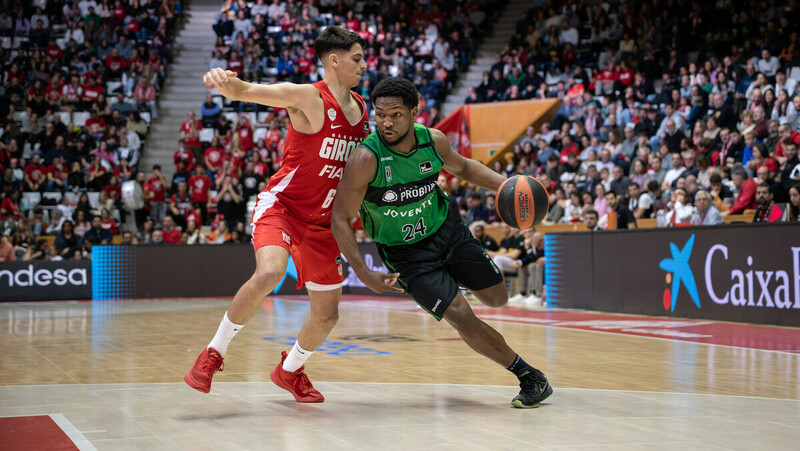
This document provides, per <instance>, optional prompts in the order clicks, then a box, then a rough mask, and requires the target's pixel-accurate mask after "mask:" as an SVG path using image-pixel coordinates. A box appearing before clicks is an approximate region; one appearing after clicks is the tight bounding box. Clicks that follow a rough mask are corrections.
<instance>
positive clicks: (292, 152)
mask: <svg viewBox="0 0 800 451" xmlns="http://www.w3.org/2000/svg"><path fill="white" fill-rule="evenodd" d="M313 85H314V87H315V88H317V90H319V93H320V96H321V97H322V103H323V105H324V109H325V122H324V123H323V125H322V129H321V130H320V131H318V132H317V133H314V134H313V135H307V134H304V133H299V132H296V131H295V130H294V127H292V125H291V123H290V124H289V127H288V128H287V131H286V147H285V149H284V152H283V165H282V166H281V168H280V170H279V171H278V173H277V174H275V175H274V176H272V177H271V178H270V181H269V184H268V185H267V188H266V189H265V190H264V191H262V192H261V193H260V194H259V195H258V200H257V201H256V206H255V209H254V212H253V222H256V221H258V218H259V217H261V215H262V214H264V212H265V211H266V210H267V209H268V208H270V207H272V206H273V205H274V204H275V202H279V203H280V204H282V205H283V207H285V208H286V210H287V211H288V212H289V213H290V214H291V215H292V216H294V217H295V218H297V219H300V220H301V221H304V222H307V223H311V224H318V225H323V226H329V225H330V223H331V209H332V208H333V198H334V196H335V195H336V187H337V186H338V185H339V180H340V179H341V178H342V171H343V170H344V164H345V161H347V157H348V156H349V155H350V152H352V150H353V149H355V148H356V146H357V145H358V144H360V143H361V141H363V140H364V138H365V137H366V136H367V135H368V134H369V123H368V120H369V119H368V116H367V108H366V106H365V105H364V100H363V99H362V98H361V96H359V95H358V94H356V93H353V92H351V95H352V96H353V97H354V98H355V99H356V100H357V101H358V103H359V105H360V106H361V111H362V114H361V117H360V118H359V119H358V121H357V122H356V123H355V125H351V124H350V123H349V122H348V120H347V117H345V115H344V112H343V111H342V108H341V107H340V106H339V103H338V102H337V101H336V98H334V97H333V94H332V93H331V91H330V89H328V86H327V85H326V84H325V82H324V81H318V82H316V83H314V84H313ZM317 149H319V150H317Z"/></svg>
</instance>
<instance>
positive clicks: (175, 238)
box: [161, 216, 181, 244]
mask: <svg viewBox="0 0 800 451" xmlns="http://www.w3.org/2000/svg"><path fill="white" fill-rule="evenodd" d="M161 233H162V234H163V237H164V243H166V244H177V243H178V242H179V241H180V239H181V228H180V227H179V226H176V225H175V221H173V220H172V216H165V217H164V227H163V228H162V229H161Z"/></svg>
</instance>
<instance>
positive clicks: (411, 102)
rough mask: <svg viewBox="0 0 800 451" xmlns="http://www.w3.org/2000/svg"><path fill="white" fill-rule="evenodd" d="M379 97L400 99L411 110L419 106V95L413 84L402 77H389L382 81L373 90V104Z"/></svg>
mask: <svg viewBox="0 0 800 451" xmlns="http://www.w3.org/2000/svg"><path fill="white" fill-rule="evenodd" d="M378 97H400V98H401V99H403V106H405V107H407V108H408V109H409V110H410V109H412V108H414V107H415V106H417V105H419V94H418V93H417V88H416V86H414V84H413V83H411V82H410V81H408V80H406V79H405V78H402V77H389V78H385V79H383V80H381V81H380V83H378V84H377V85H376V86H375V89H373V90H372V102H373V103H374V102H375V101H377V100H378Z"/></svg>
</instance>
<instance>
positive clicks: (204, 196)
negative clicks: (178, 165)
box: [189, 175, 211, 204]
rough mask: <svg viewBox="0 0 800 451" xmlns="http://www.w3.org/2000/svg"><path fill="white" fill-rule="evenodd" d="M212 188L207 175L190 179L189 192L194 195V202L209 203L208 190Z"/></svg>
mask: <svg viewBox="0 0 800 451" xmlns="http://www.w3.org/2000/svg"><path fill="white" fill-rule="evenodd" d="M209 188H211V179H210V178H208V177H207V176H205V175H193V176H191V177H189V191H190V192H191V193H192V202H198V203H203V204H204V203H206V202H208V190H209Z"/></svg>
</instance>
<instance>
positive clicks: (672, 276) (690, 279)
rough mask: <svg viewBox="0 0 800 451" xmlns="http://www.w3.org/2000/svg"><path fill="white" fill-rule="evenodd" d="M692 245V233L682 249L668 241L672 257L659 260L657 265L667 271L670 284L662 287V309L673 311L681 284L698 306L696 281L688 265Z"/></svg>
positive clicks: (698, 297)
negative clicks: (664, 287)
mask: <svg viewBox="0 0 800 451" xmlns="http://www.w3.org/2000/svg"><path fill="white" fill-rule="evenodd" d="M693 247H694V235H692V236H691V237H690V238H689V240H688V241H686V244H684V245H683V249H678V246H677V245H675V243H669V250H670V252H671V253H672V258H665V259H663V260H661V262H660V263H659V264H658V267H659V268H661V269H663V270H664V271H666V272H667V275H666V279H667V284H670V283H671V284H672V285H671V287H668V288H666V289H664V297H663V298H664V309H665V310H669V311H670V312H674V311H675V303H676V302H677V300H678V293H679V292H680V289H681V285H683V286H684V287H686V291H687V292H688V293H689V297H691V298H692V301H694V305H696V306H697V308H700V295H699V294H698V292H697V282H695V280H694V274H693V273H692V268H691V267H690V266H689V259H690V258H691V257H692V248H693Z"/></svg>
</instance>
